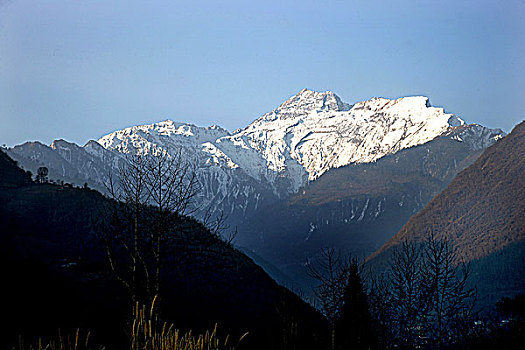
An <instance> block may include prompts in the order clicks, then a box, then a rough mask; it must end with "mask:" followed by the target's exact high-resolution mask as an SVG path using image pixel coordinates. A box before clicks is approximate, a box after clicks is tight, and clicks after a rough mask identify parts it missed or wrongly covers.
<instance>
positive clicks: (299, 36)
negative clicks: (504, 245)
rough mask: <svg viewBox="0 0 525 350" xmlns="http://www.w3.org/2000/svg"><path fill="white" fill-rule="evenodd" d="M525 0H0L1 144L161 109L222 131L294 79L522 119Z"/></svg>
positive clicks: (361, 96) (475, 114)
mask: <svg viewBox="0 0 525 350" xmlns="http://www.w3.org/2000/svg"><path fill="white" fill-rule="evenodd" d="M524 57H525V1H523V0H505V1H483V0H477V1H461V0H453V1H449V0H440V1H428V0H427V1H373V0H367V1H364V0H359V1H348V0H346V1H327V0H324V1H308V0H302V1H269V0H267V1H260V2H257V1H253V0H252V1H228V0H222V1H187V2H180V1H132V0H122V1H110V0H105V1H97V0H75V1H73V0H70V1H65V0H62V1H60V0H46V1H24V0H7V1H5V0H0V123H1V124H0V125H1V127H0V144H7V145H10V146H12V145H14V144H18V143H22V142H24V141H27V140H40V141H42V142H44V143H50V142H51V141H52V140H54V139H57V138H64V139H66V140H69V141H74V142H77V143H79V144H84V143H85V142H86V141H88V140H89V139H94V138H95V139H96V138H98V137H100V136H102V135H104V134H106V133H108V132H111V131H113V130H116V129H120V128H123V127H126V126H130V125H136V124H142V123H150V122H155V121H160V120H164V119H167V118H170V119H174V120H178V121H186V122H191V123H194V124H197V125H211V124H219V125H221V126H223V127H225V128H227V129H229V130H234V129H236V128H239V127H244V126H246V125H247V124H248V123H249V122H251V121H252V120H253V119H255V118H257V117H258V116H260V115H261V114H263V113H265V112H267V111H269V110H271V109H273V108H274V107H276V106H277V105H279V104H280V103H281V102H283V101H284V100H285V99H287V98H288V97H290V96H291V95H294V94H295V93H297V92H298V91H299V90H301V89H302V88H304V87H306V88H309V89H312V90H318V91H324V90H332V91H334V92H335V93H336V94H338V95H339V96H340V97H341V98H342V99H343V100H344V101H346V102H348V103H353V102H356V101H359V100H365V99H369V98H370V97H373V96H382V97H389V98H396V97H401V96H407V95H426V96H429V97H430V101H431V103H432V104H433V105H435V106H442V107H445V109H446V111H447V112H451V113H455V114H457V115H459V116H461V117H462V118H463V119H465V120H466V121H468V122H477V123H481V124H483V125H486V126H489V127H500V128H502V129H504V130H505V131H510V129H511V128H512V127H513V126H514V125H515V124H517V123H518V122H519V121H521V120H523V119H525V112H524V111H523V107H522V106H521V105H522V103H523V102H524V101H525V60H524Z"/></svg>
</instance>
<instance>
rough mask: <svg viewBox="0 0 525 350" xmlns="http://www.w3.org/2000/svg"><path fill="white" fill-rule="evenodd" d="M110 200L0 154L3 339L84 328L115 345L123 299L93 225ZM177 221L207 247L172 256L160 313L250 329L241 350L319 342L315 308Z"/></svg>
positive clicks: (185, 321) (184, 220)
mask: <svg viewBox="0 0 525 350" xmlns="http://www.w3.org/2000/svg"><path fill="white" fill-rule="evenodd" d="M107 201H108V199H106V198H104V197H103V196H102V195H100V194H99V193H98V192H96V191H93V190H90V189H80V188H72V187H71V186H58V185H52V184H36V183H33V182H32V181H31V178H30V177H29V175H28V174H26V173H25V172H24V171H23V170H21V169H19V168H17V167H16V164H15V162H13V161H12V160H11V159H10V158H9V157H8V156H7V155H5V154H4V153H3V152H0V250H1V251H0V259H1V262H0V274H1V275H2V286H3V289H4V291H6V292H7V295H6V296H5V299H4V300H5V301H6V303H5V304H4V306H3V309H2V311H3V314H4V317H5V319H8V320H9V325H8V327H7V328H4V329H3V331H2V339H1V342H2V344H1V345H2V346H4V344H7V343H10V342H11V341H16V339H17V337H18V335H19V334H24V335H27V336H31V335H46V334H56V331H57V329H58V328H61V329H73V328H76V327H82V328H87V329H90V330H91V331H92V334H93V339H94V340H96V341H99V342H101V343H104V344H106V345H108V346H110V347H111V346H112V345H113V346H114V347H118V348H119V347H122V344H121V343H120V345H119V342H120V341H121V336H122V335H123V334H124V329H125V327H126V317H127V315H129V311H130V307H129V301H128V300H127V297H126V292H125V290H124V289H123V288H122V287H121V285H120V284H118V283H117V281H116V280H115V278H114V277H113V275H112V274H111V273H110V271H109V269H108V264H107V261H106V256H105V254H104V247H103V245H102V243H101V240H100V232H98V231H97V230H98V226H97V224H96V223H97V222H98V220H99V219H100V217H101V216H103V215H105V214H104V212H103V210H101V208H104V203H107ZM179 220H180V225H179V228H180V232H184V233H185V234H186V236H187V237H189V238H190V239H191V240H193V242H195V244H199V242H201V241H204V238H205V240H206V242H208V244H207V245H206V247H204V246H203V247H202V249H192V250H191V251H187V252H183V254H180V257H178V258H177V260H176V261H177V264H178V266H177V267H176V268H174V269H172V270H171V271H177V272H176V273H170V274H169V276H170V279H169V281H166V286H165V292H164V294H163V295H164V297H163V298H162V316H163V317H164V319H166V320H169V321H173V322H174V323H175V325H176V326H177V327H180V328H182V329H194V330H195V331H202V330H204V329H210V328H213V326H214V324H215V323H218V325H219V331H221V332H222V334H223V335H224V334H230V335H231V337H232V339H235V338H236V337H237V338H238V337H239V336H240V335H241V334H244V333H245V332H249V333H250V334H249V335H248V336H247V337H246V338H245V339H244V340H243V344H244V348H248V349H270V348H279V346H280V344H281V343H282V341H283V339H285V338H286V337H285V334H284V333H283V332H288V333H287V334H292V335H293V336H292V338H293V339H291V338H290V336H288V338H287V339H286V341H287V342H288V343H290V342H291V343H293V342H296V345H297V346H298V347H299V348H302V349H308V348H317V347H316V346H317V344H319V340H320V339H321V338H322V337H323V334H324V329H325V323H324V320H323V319H322V317H321V316H320V315H319V314H318V313H317V312H316V311H315V310H314V309H313V308H311V307H310V306H308V305H307V304H305V303H304V302H302V301H301V300H300V299H299V298H298V297H297V296H295V295H294V294H293V293H291V292H289V291H288V290H286V289H284V288H282V287H280V286H278V285H277V284H276V283H275V281H273V280H272V279H271V278H270V277H269V276H268V275H267V274H266V273H265V272H264V271H263V270H262V269H261V268H260V267H258V266H257V265H255V264H254V263H253V261H252V260H250V259H249V258H247V257H246V256H245V255H243V254H242V253H240V252H239V251H237V250H234V249H233V248H231V246H230V245H228V244H226V243H224V242H223V241H221V240H220V239H219V238H217V237H216V236H212V235H211V233H210V232H209V231H208V230H207V229H206V228H205V227H204V226H203V225H202V224H200V223H199V222H196V221H194V220H193V219H191V218H188V217H180V219H179ZM210 240H212V241H214V242H213V245H210V244H209V242H210ZM193 248H195V247H193ZM197 248H198V247H197ZM293 324H297V325H298V326H294V327H297V328H295V331H294V332H292V333H290V332H289V331H290V329H288V328H289V325H293ZM283 337H285V338H283Z"/></svg>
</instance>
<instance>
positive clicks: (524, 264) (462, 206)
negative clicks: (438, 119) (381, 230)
mask: <svg viewBox="0 0 525 350" xmlns="http://www.w3.org/2000/svg"><path fill="white" fill-rule="evenodd" d="M524 155H525V122H522V123H520V124H518V125H517V126H516V127H515V128H514V130H513V131H512V132H511V133H510V134H509V135H508V136H506V137H505V138H503V139H501V140H500V141H498V142H497V143H496V144H494V145H492V146H491V147H489V148H488V149H487V150H486V151H485V152H484V153H483V155H482V156H481V157H480V158H479V159H478V160H476V162H474V164H472V165H471V166H470V167H468V168H467V169H465V170H464V171H462V172H461V173H459V174H458V175H457V176H456V178H455V179H454V180H453V181H452V182H451V183H450V185H449V186H448V187H447V188H446V189H445V190H444V191H443V192H441V193H440V194H439V195H438V196H436V197H435V198H434V199H433V200H432V201H430V203H428V205H427V206H426V207H425V208H424V209H422V210H421V211H420V212H419V213H418V214H417V215H415V216H414V217H412V218H411V219H410V220H409V221H408V222H407V223H406V225H404V226H403V227H402V228H401V230H400V231H399V232H398V233H397V234H396V235H395V236H394V237H393V238H392V239H390V240H389V241H388V242H387V243H386V244H385V245H383V246H382V247H381V249H379V250H378V251H377V252H375V253H374V254H373V255H372V256H371V257H370V259H369V262H368V263H369V265H371V266H372V267H374V268H377V269H381V268H383V267H384V266H385V265H386V264H387V262H388V260H389V257H390V256H391V253H392V251H393V249H395V248H396V247H397V246H399V244H400V243H401V242H403V241H404V240H408V241H415V242H422V241H425V240H426V239H427V238H428V236H429V235H430V233H431V232H432V233H433V234H434V236H435V237H436V238H437V239H440V240H442V239H447V240H449V241H450V242H451V243H452V244H453V246H454V248H455V250H456V251H457V252H458V254H459V255H460V256H461V257H462V258H463V259H465V260H466V261H468V262H471V267H472V282H473V283H474V284H476V285H477V287H478V292H479V296H480V298H481V301H482V303H486V304H489V303H493V302H495V301H497V300H498V299H499V298H501V297H503V296H512V295H515V294H519V293H524V292H525V274H524V273H525V157H524Z"/></svg>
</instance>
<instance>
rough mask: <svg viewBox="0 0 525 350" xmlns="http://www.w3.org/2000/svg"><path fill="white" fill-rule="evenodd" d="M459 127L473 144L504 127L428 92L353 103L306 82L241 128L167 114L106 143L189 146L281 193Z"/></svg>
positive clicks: (125, 147) (149, 148) (204, 161)
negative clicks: (449, 107) (454, 109)
mask: <svg viewBox="0 0 525 350" xmlns="http://www.w3.org/2000/svg"><path fill="white" fill-rule="evenodd" d="M454 128H463V129H464V130H465V131H464V135H465V140H469V142H471V143H472V145H473V147H486V146H488V145H489V144H490V143H492V142H494V140H496V139H497V138H498V137H500V136H501V135H502V132H501V130H491V129H487V128H484V127H482V126H479V125H473V126H467V125H466V124H465V122H464V121H463V120H462V119H460V118H459V117H457V116H455V115H453V114H449V113H445V111H444V109H443V108H436V107H432V106H431V105H430V102H429V99H428V98H427V97H423V96H414V97H403V98H399V99H396V100H390V99H386V98H372V99H370V100H368V101H362V102H357V103H356V104H354V105H349V104H347V103H344V102H343V101H341V99H340V98H339V97H338V96H337V95H335V94H334V93H333V92H331V91H326V92H315V91H311V90H308V89H303V90H301V91H300V92H299V93H298V94H296V95H295V96H292V97H291V98H289V99H288V100H286V101H285V102H284V103H282V104H281V105H280V106H279V107H277V108H276V109H275V110H273V111H271V112H268V113H266V114H264V115H263V116H261V117H260V118H258V119H256V120H255V121H254V122H252V123H251V124H250V125H248V126H247V127H246V128H244V129H240V130H237V131H236V132H235V133H233V134H229V133H228V132H227V131H226V130H224V129H222V128H220V127H217V126H213V127H209V128H202V127H196V126H194V125H191V124H183V123H175V122H173V121H170V120H167V121H164V122H161V123H155V124H151V125H142V126H134V127H131V128H126V129H123V130H119V131H116V132H113V133H111V134H109V135H106V136H104V137H102V138H101V139H100V140H99V143H100V144H101V145H102V146H104V147H105V148H107V149H111V150H116V151H118V152H124V153H126V152H129V150H130V146H131V145H132V146H133V148H135V149H137V150H138V152H141V153H145V154H147V153H150V152H156V151H155V150H156V149H164V150H168V151H169V150H170V149H171V150H174V149H177V148H180V147H182V148H184V149H185V152H187V156H188V157H193V159H194V160H196V161H197V162H198V163H199V167H200V168H203V167H205V165H208V166H211V165H213V166H220V167H226V168H229V169H240V170H242V172H243V173H244V174H246V175H248V176H250V177H251V178H253V179H255V180H256V181H258V182H263V183H269V184H270V186H271V187H272V188H273V191H274V192H275V193H276V194H277V195H279V193H282V192H283V191H284V192H286V193H293V192H296V191H297V190H298V188H299V187H301V186H303V185H304V184H305V183H306V182H307V181H309V180H315V179H316V178H318V177H319V176H321V175H322V174H323V173H325V172H326V171H327V170H329V169H331V168H338V167H341V166H344V165H348V164H351V163H368V162H373V161H376V160H377V159H379V158H381V157H383V156H385V155H388V154H392V153H395V152H397V151H399V150H401V149H405V148H409V147H413V146H416V145H420V144H423V143H426V142H428V141H431V140H433V139H434V138H436V137H438V136H440V135H443V134H445V133H447V132H449V131H450V130H452V129H454ZM454 137H456V138H457V140H458V141H463V139H461V138H460V137H458V136H457V134H456V135H455V136H454Z"/></svg>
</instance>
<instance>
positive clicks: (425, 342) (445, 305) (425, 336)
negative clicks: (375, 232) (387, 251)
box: [370, 235, 476, 349]
mask: <svg viewBox="0 0 525 350" xmlns="http://www.w3.org/2000/svg"><path fill="white" fill-rule="evenodd" d="M468 278H469V266H468V264H465V263H463V262H461V261H460V260H459V258H458V256H457V254H456V253H455V252H454V251H453V249H452V247H451V245H450V243H449V242H448V241H446V240H444V241H439V240H436V239H435V238H434V237H433V235H431V236H430V237H429V239H428V240H427V242H425V243H424V244H418V243H413V242H407V241H405V242H403V243H402V244H401V247H400V248H399V249H397V250H396V251H394V253H393V258H392V261H391V264H390V270H389V272H388V273H387V274H385V275H383V276H380V277H379V278H378V277H376V278H372V281H371V286H372V288H371V291H370V301H371V311H372V315H373V317H374V318H375V322H376V324H377V325H378V330H379V332H380V339H381V343H382V344H381V345H382V347H384V348H391V347H392V346H394V347H400V348H404V349H415V348H428V347H430V348H437V349H441V348H443V347H444V346H449V345H453V344H455V343H456V344H457V343H458V342H459V341H461V338H462V337H463V336H465V335H466V334H467V333H468V327H469V321H470V320H471V319H472V316H473V308H474V304H475V300H476V298H475V295H476V293H475V290H474V289H472V288H469V287H468Z"/></svg>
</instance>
